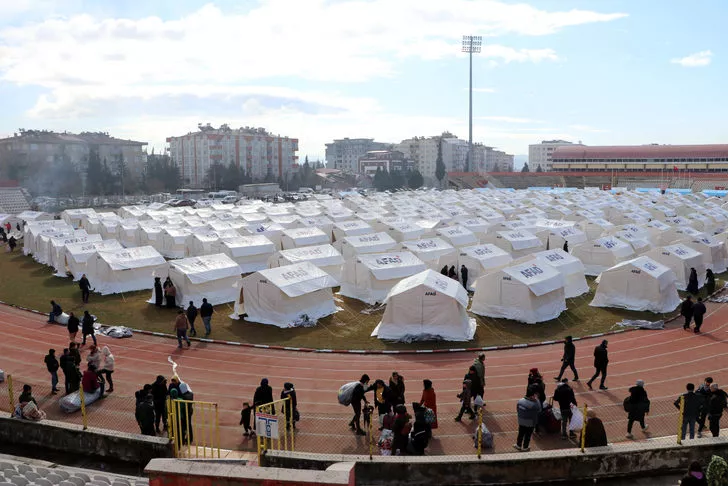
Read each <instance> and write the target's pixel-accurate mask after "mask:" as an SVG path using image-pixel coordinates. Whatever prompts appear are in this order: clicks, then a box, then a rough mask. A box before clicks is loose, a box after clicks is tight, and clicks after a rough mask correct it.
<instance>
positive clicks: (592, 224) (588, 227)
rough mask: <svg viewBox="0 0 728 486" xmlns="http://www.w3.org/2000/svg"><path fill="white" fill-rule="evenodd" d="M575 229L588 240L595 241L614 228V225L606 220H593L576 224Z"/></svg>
mask: <svg viewBox="0 0 728 486" xmlns="http://www.w3.org/2000/svg"><path fill="white" fill-rule="evenodd" d="M576 227H577V228H579V229H580V230H582V231H583V232H584V233H585V234H586V237H587V239H588V240H596V239H598V238H601V237H602V235H604V233H605V232H608V231H610V230H611V229H612V228H614V225H613V224H612V223H610V222H609V221H607V220H606V219H602V218H593V219H587V220H584V221H580V222H578V223H576Z"/></svg>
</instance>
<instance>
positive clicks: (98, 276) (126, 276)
mask: <svg viewBox="0 0 728 486" xmlns="http://www.w3.org/2000/svg"><path fill="white" fill-rule="evenodd" d="M165 264H166V262H165V260H164V257H163V256H162V255H160V254H159V252H158V251H157V250H155V249H154V248H152V247H151V246H140V247H133V248H127V249H125V250H112V251H99V252H97V253H96V256H95V257H91V258H89V259H88V261H87V262H86V276H87V277H88V279H89V282H90V283H91V287H93V288H94V291H95V292H98V293H100V294H102V295H107V294H117V293H120V292H132V291H135V290H144V289H151V288H152V287H154V278H153V275H154V274H158V273H159V270H160V269H161V268H160V267H163V266H164V265H165Z"/></svg>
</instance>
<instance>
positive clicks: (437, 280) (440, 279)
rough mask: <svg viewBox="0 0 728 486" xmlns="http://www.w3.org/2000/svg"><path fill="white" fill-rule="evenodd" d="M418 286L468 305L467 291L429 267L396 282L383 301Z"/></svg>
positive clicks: (465, 305) (456, 282)
mask: <svg viewBox="0 0 728 486" xmlns="http://www.w3.org/2000/svg"><path fill="white" fill-rule="evenodd" d="M420 286H422V287H426V288H428V289H432V290H434V291H436V292H440V293H442V294H445V295H447V296H448V297H452V298H453V299H455V300H457V301H458V302H459V303H460V305H462V306H463V307H467V306H468V293H467V292H466V291H465V289H464V288H463V286H462V285H460V283H459V282H458V281H456V280H453V279H451V278H450V277H446V276H445V275H441V274H440V273H438V272H435V271H433V270H430V269H427V270H425V271H424V272H420V273H418V274H415V275H412V276H411V277H407V278H404V279H402V280H400V281H399V282H397V284H396V285H395V286H394V287H392V290H390V291H389V294H388V295H387V298H386V299H385V300H384V302H385V303H387V301H388V300H389V299H390V298H392V297H394V296H395V295H399V294H403V293H405V292H407V291H409V290H412V289H414V288H417V287H420Z"/></svg>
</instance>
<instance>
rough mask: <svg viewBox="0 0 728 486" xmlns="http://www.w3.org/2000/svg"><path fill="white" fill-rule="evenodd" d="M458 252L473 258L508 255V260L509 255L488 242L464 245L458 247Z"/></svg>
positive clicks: (483, 258) (480, 258) (488, 258)
mask: <svg viewBox="0 0 728 486" xmlns="http://www.w3.org/2000/svg"><path fill="white" fill-rule="evenodd" d="M460 253H461V254H464V255H467V256H469V257H472V258H475V259H476V260H490V259H491V258H499V257H501V258H502V257H508V259H509V260H510V257H511V254H510V253H508V252H507V251H505V250H503V249H502V248H499V247H498V246H496V245H493V244H490V243H484V244H482V245H473V246H466V247H464V248H461V249H460Z"/></svg>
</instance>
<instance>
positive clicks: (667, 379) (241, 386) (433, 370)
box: [0, 303, 728, 454]
mask: <svg viewBox="0 0 728 486" xmlns="http://www.w3.org/2000/svg"><path fill="white" fill-rule="evenodd" d="M703 331H704V332H703V333H702V334H701V335H694V334H693V333H692V332H685V331H683V330H682V328H681V326H680V323H678V322H676V323H673V324H671V325H670V326H668V329H667V330H664V331H632V332H627V333H622V334H617V335H614V336H610V337H609V338H608V339H609V352H610V354H609V358H610V364H609V377H608V380H607V385H608V386H609V390H608V391H607V392H599V391H593V392H591V391H589V390H588V388H587V387H586V385H585V382H586V380H587V379H588V378H589V377H590V376H591V374H592V372H593V367H592V350H593V348H594V346H596V345H597V344H598V343H599V342H600V340H601V339H602V338H596V339H587V340H581V341H578V342H577V343H576V346H577V368H578V370H579V371H580V373H581V376H580V378H581V380H582V381H581V383H575V384H573V385H574V389H575V392H576V396H577V401H578V402H579V404H580V405H581V406H583V404H584V403H588V405H589V406H591V407H594V408H595V409H596V411H597V413H598V414H599V416H600V417H601V418H602V420H604V422H605V425H606V426H607V433H608V436H609V440H610V442H616V441H621V440H625V439H624V434H625V428H626V423H625V422H626V418H625V413H624V411H623V410H622V405H621V402H622V399H623V398H624V397H625V396H626V395H627V388H629V387H630V386H632V385H633V384H634V382H635V380H637V379H640V378H641V379H644V380H645V382H646V389H647V391H648V393H649V396H650V399H651V400H652V413H651V414H650V416H648V418H647V422H648V425H650V429H651V433H652V434H653V436H661V435H671V434H673V433H674V432H673V431H675V429H676V413H677V412H676V410H675V409H674V407H673V405H672V401H673V400H674V399H675V397H676V396H678V395H679V394H680V393H682V392H683V391H684V387H685V383H687V382H689V381H692V382H694V383H696V385H697V384H698V383H700V382H701V381H702V379H703V377H705V376H708V375H711V376H713V377H714V379H715V380H716V381H717V382H718V383H720V384H725V383H726V382H728V371H727V370H726V367H727V366H726V365H728V334H726V332H727V331H728V307H726V305H725V304H714V303H710V304H708V316H707V318H706V320H705V323H704V325H703ZM0 336H2V339H0V368H1V369H3V370H5V372H6V373H12V374H13V376H14V379H15V383H16V388H15V389H16V397H17V396H18V394H19V391H18V390H19V389H20V386H21V384H22V383H30V384H32V385H34V387H35V388H36V390H35V396H36V398H37V399H38V400H39V402H40V406H41V408H42V409H43V410H45V411H46V412H47V413H48V418H51V419H61V420H65V421H71V422H75V423H79V422H80V420H81V419H80V414H73V415H71V416H67V415H64V414H62V413H60V411H59V408H58V405H57V403H55V402H56V401H57V399H58V396H51V395H49V394H47V393H48V392H49V391H50V383H49V382H50V378H49V376H48V373H47V371H46V370H45V366H44V364H43V357H44V356H45V354H46V353H47V351H48V348H49V347H53V348H55V349H56V350H57V354H59V355H60V354H61V350H62V349H63V348H64V347H65V345H66V344H67V341H66V340H67V334H66V332H65V328H63V327H61V326H56V325H49V324H46V323H45V318H44V317H43V316H41V315H37V314H34V313H30V312H26V311H22V310H19V309H15V308H12V307H8V306H4V305H3V306H0ZM211 337H213V338H214V322H213V334H212V336H211ZM99 344H100V345H104V344H108V345H109V346H110V347H111V350H112V352H113V353H114V355H115V357H116V371H115V373H114V383H115V391H114V393H112V394H111V395H109V397H108V398H106V399H104V400H102V401H101V402H98V403H96V404H93V405H91V406H90V407H88V410H89V425H90V426H92V427H103V428H110V429H116V430H121V431H128V432H136V431H137V426H136V422H135V419H134V392H135V391H136V390H138V389H139V388H140V387H141V385H143V384H144V383H151V382H152V381H153V380H154V378H155V376H156V375H158V374H163V375H165V376H167V377H169V376H170V374H171V366H170V364H169V363H168V362H167V357H168V356H170V355H171V356H172V357H173V359H174V360H175V361H177V362H178V363H179V369H178V372H179V374H180V376H181V377H182V379H183V380H185V381H186V382H188V383H189V384H190V385H191V387H192V389H193V391H194V392H195V399H197V400H203V401H212V402H217V403H218V404H219V406H220V427H221V438H222V446H223V447H224V448H229V449H243V450H252V449H253V447H254V444H253V441H250V440H248V439H243V437H242V435H241V428H240V427H239V426H238V421H239V417H240V409H241V405H242V402H243V401H252V396H253V392H254V390H255V387H256V386H257V385H258V384H259V382H260V379H261V378H262V377H267V378H268V379H269V380H270V383H271V385H272V386H273V389H274V394H275V396H276V397H277V396H278V394H279V393H280V390H281V388H282V384H283V383H284V382H285V381H291V382H293V383H294V384H295V386H296V389H297V393H298V403H299V410H300V412H301V416H302V421H301V422H300V423H299V428H298V434H297V436H296V450H300V451H310V452H341V453H368V445H367V439H366V437H356V436H354V435H353V434H352V433H351V432H350V431H349V429H348V427H347V422H348V421H349V419H350V417H351V413H350V409H348V408H345V407H342V406H341V405H339V404H338V402H337V400H336V392H337V390H338V388H339V386H341V384H343V383H345V382H349V381H354V380H357V379H358V378H359V377H360V375H361V374H362V373H364V372H366V373H368V374H369V376H370V377H371V378H372V381H373V380H374V379H376V378H383V379H385V380H386V379H387V378H388V376H389V374H390V373H391V372H392V371H393V370H396V371H398V372H399V373H400V374H401V375H402V376H404V377H405V382H406V386H407V393H406V397H407V399H408V403H409V402H412V401H415V400H417V401H418V400H419V398H420V394H421V383H422V379H424V378H429V379H431V380H432V381H433V383H434V388H435V390H436V392H437V396H438V412H439V413H438V416H439V424H440V427H439V428H438V429H437V430H435V431H434V434H435V437H436V439H435V440H433V442H432V443H431V445H430V449H429V453H430V454H443V453H447V454H472V453H473V451H474V449H473V447H472V441H471V438H470V437H471V434H472V432H473V431H474V429H475V426H474V425H473V424H472V423H471V422H470V421H469V420H467V419H463V422H462V423H456V422H454V421H453V417H454V416H455V414H456V413H457V410H459V403H458V401H457V398H456V397H455V395H456V394H457V393H458V392H459V389H460V387H461V382H462V377H463V375H464V374H465V372H466V371H467V368H468V367H469V365H470V364H471V363H472V361H473V358H474V356H473V354H472V353H464V352H463V353H437V354H432V353H420V354H409V355H363V354H331V353H301V352H288V351H279V350H267V349H256V348H247V347H239V346H230V345H222V344H210V343H201V342H193V344H192V348H190V349H187V348H185V349H183V350H179V349H177V346H176V344H177V343H176V341H173V340H170V339H168V338H163V337H156V336H151V335H141V334H137V335H135V336H134V337H133V338H131V339H123V340H118V339H110V338H105V337H104V336H99ZM561 351H562V345H561V344H556V345H549V346H538V347H529V348H520V349H511V350H503V351H494V352H489V353H488V354H487V359H486V376H487V380H486V381H487V382H486V397H485V398H486V402H487V407H486V408H487V410H486V412H485V413H484V418H485V422H486V424H487V426H488V427H489V429H490V430H492V431H493V432H494V435H495V451H496V452H506V451H508V450H509V449H510V447H511V445H512V444H513V443H514V442H515V435H516V434H515V431H516V429H517V424H516V418H515V413H514V412H515V402H516V400H517V399H519V398H520V397H521V396H522V395H523V393H524V390H525V383H526V376H527V374H528V370H529V369H530V368H532V367H538V368H539V370H541V372H542V374H543V375H544V377H545V380H546V383H547V390H546V392H547V395H551V394H552V392H553V389H554V381H553V379H552V377H553V376H555V374H556V373H557V371H558V367H559V365H560V363H559V360H560V357H561ZM82 354H83V357H84V361H85V353H82ZM566 376H568V377H569V378H571V374H570V371H568V370H567V375H566ZM60 386H61V388H62V383H61V385H60ZM370 396H371V395H370ZM370 400H371V398H370ZM0 409H3V410H7V409H8V402H7V390H6V384H2V385H0ZM196 415H197V414H196ZM196 415H195V416H196ZM635 428H636V432H635V436H636V438H637V439H640V438H642V437H643V435H642V433H641V432H640V431H639V427H637V426H636V427H635ZM574 446H575V444H573V443H571V442H563V441H561V440H558V435H556V436H541V437H537V438H535V439H534V441H533V442H532V447H533V448H540V449H556V448H563V447H574Z"/></svg>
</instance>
